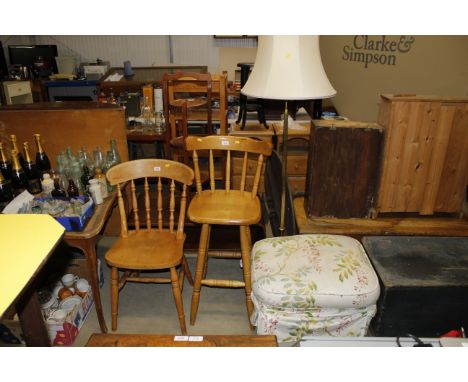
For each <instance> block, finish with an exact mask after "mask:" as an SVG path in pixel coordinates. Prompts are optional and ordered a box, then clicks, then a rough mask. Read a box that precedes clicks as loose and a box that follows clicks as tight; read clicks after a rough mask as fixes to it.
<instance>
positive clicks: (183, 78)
mask: <svg viewBox="0 0 468 382" xmlns="http://www.w3.org/2000/svg"><path fill="white" fill-rule="evenodd" d="M162 81H163V105H164V118H165V120H166V123H167V124H168V130H169V143H168V144H167V145H166V149H167V150H169V151H168V153H169V152H171V151H170V149H171V146H172V147H173V148H174V149H175V150H174V151H175V152H177V151H179V152H181V151H182V150H183V149H184V147H183V140H184V139H185V138H186V137H187V135H188V134H187V130H188V118H189V113H190V112H192V111H194V110H196V109H201V108H203V107H206V121H207V129H206V133H207V134H212V133H213V127H212V107H211V103H212V80H211V74H210V73H191V72H177V73H174V74H169V73H166V74H165V75H164V76H163V80H162ZM187 95H189V96H187ZM194 96H195V97H194ZM177 157H178V155H177V154H176V158H174V157H171V158H173V159H177ZM187 160H188V158H187V157H186V156H184V163H185V164H187V162H186V161H187Z"/></svg>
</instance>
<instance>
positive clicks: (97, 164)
mask: <svg viewBox="0 0 468 382" xmlns="http://www.w3.org/2000/svg"><path fill="white" fill-rule="evenodd" d="M93 158H94V168H95V169H96V168H101V167H102V165H103V164H104V157H103V155H102V151H101V148H100V147H99V146H98V147H96V148H95V149H94V150H93Z"/></svg>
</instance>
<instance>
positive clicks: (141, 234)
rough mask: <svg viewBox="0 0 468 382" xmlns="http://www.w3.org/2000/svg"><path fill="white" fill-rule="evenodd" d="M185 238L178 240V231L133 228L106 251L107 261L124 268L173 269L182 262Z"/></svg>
mask: <svg viewBox="0 0 468 382" xmlns="http://www.w3.org/2000/svg"><path fill="white" fill-rule="evenodd" d="M184 239H185V238H184ZM184 239H182V240H181V239H179V240H178V239H176V233H175V232H174V233H171V232H169V231H162V232H159V231H157V230H155V229H153V230H152V231H150V232H148V231H147V230H144V229H142V230H140V231H129V232H128V236H127V237H119V239H118V240H117V242H116V243H115V244H114V245H113V247H112V248H111V249H110V250H109V251H108V252H107V253H106V261H107V262H108V263H109V265H111V266H113V267H117V268H123V269H141V270H154V269H165V268H170V267H173V266H176V265H178V264H180V263H181V261H182V256H183V244H184Z"/></svg>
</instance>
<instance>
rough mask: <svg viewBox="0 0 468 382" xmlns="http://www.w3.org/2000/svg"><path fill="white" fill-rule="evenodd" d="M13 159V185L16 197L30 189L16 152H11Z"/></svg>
mask: <svg viewBox="0 0 468 382" xmlns="http://www.w3.org/2000/svg"><path fill="white" fill-rule="evenodd" d="M11 159H12V160H13V165H12V169H11V185H12V186H13V194H14V195H15V196H16V195H19V194H21V193H22V192H23V191H25V190H26V189H27V188H28V178H27V177H26V174H25V173H24V170H23V168H22V167H21V165H20V162H19V159H18V153H17V152H16V150H11Z"/></svg>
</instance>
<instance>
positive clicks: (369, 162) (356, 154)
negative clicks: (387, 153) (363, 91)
mask: <svg viewBox="0 0 468 382" xmlns="http://www.w3.org/2000/svg"><path fill="white" fill-rule="evenodd" d="M381 143H382V130H381V129H380V128H379V127H378V125H376V124H367V123H360V122H350V121H333V122H332V121H314V123H313V124H312V128H311V135H310V139H309V159H308V165H307V179H306V195H305V205H304V207H305V211H306V213H307V215H308V216H309V217H314V216H315V217H318V216H328V217H337V218H362V217H368V216H369V215H370V213H371V209H372V207H373V205H374V199H375V192H376V188H377V177H378V169H379V162H380V156H381Z"/></svg>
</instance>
